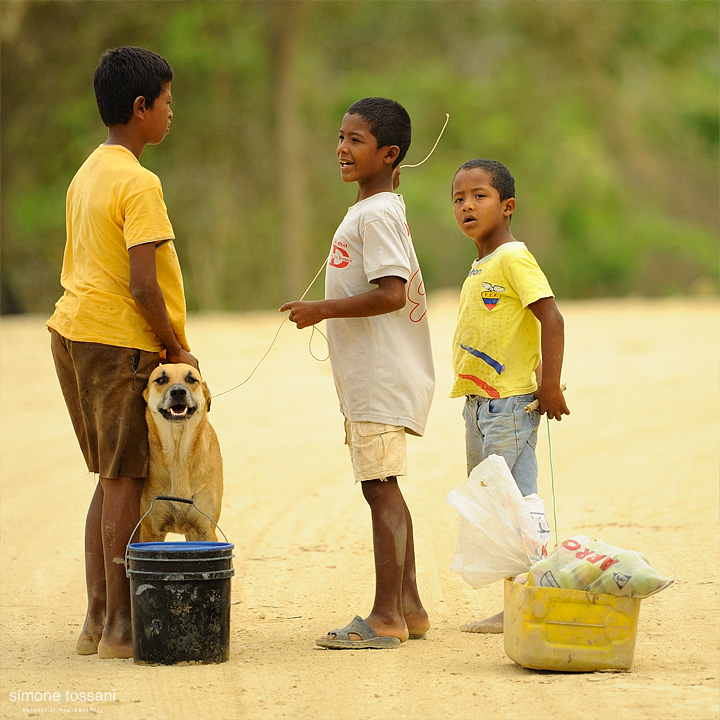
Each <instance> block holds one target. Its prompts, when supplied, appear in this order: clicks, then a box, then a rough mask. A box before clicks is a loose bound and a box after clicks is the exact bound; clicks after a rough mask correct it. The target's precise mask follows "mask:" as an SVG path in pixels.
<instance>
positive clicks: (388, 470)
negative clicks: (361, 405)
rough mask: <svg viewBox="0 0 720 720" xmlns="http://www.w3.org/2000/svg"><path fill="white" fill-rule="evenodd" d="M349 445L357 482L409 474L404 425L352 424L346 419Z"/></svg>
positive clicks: (346, 438)
mask: <svg viewBox="0 0 720 720" xmlns="http://www.w3.org/2000/svg"><path fill="white" fill-rule="evenodd" d="M345 444H346V445H347V446H348V449H349V450H350V458H351V459H352V465H353V472H354V473H355V482H362V481H363V480H387V478H390V477H397V476H398V475H407V445H406V441H405V428H404V427H403V426H402V425H399V426H398V425H386V424H385V423H375V422H351V421H350V420H348V419H347V418H345Z"/></svg>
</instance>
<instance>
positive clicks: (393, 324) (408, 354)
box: [325, 192, 435, 435]
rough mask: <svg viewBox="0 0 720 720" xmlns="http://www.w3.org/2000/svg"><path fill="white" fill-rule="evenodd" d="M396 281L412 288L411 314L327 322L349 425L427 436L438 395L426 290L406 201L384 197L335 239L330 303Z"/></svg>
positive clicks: (374, 199) (353, 211)
mask: <svg viewBox="0 0 720 720" xmlns="http://www.w3.org/2000/svg"><path fill="white" fill-rule="evenodd" d="M389 276H396V277H399V278H402V279H403V280H404V281H405V293H406V303H405V307H403V308H402V309H400V310H396V311H395V312H391V313H385V314H383V315H375V316H373V317H362V318H332V319H330V320H328V321H327V333H328V342H329V345H330V364H331V366H332V372H333V378H334V380H335V388H336V390H337V394H338V399H339V400H340V411H341V412H342V413H343V415H344V416H345V417H346V418H347V419H348V420H351V421H354V422H377V423H386V424H388V425H398V426H403V427H405V429H406V431H408V432H410V433H412V434H414V435H423V434H424V432H425V425H426V422H427V417H428V413H429V411H430V404H431V402H432V396H433V392H434V389H435V371H434V367H433V359H432V349H431V345H430V328H429V325H428V317H427V303H426V298H425V287H424V285H423V280H422V274H421V272H420V266H419V265H418V261H417V257H416V255H415V248H414V247H413V242H412V238H411V236H410V230H409V228H408V225H407V221H406V219H405V204H404V202H403V199H402V196H400V195H396V194H395V193H392V192H382V193H377V194H376V195H372V196H371V197H369V198H366V199H364V200H361V201H360V202H358V203H356V204H355V205H353V206H352V207H351V208H350V209H349V210H348V211H347V214H346V215H345V218H344V219H343V221H342V222H341V223H340V226H339V227H338V229H337V231H336V232H335V235H334V237H333V243H332V251H331V253H330V257H329V259H328V263H327V272H326V275H325V297H326V298H328V299H331V298H332V299H335V298H343V297H351V296H354V295H361V294H363V293H366V292H369V291H370V290H373V289H374V288H375V287H377V285H376V284H374V283H373V280H377V279H378V278H381V277H389Z"/></svg>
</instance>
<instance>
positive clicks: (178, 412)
mask: <svg viewBox="0 0 720 720" xmlns="http://www.w3.org/2000/svg"><path fill="white" fill-rule="evenodd" d="M196 409H197V408H195V407H188V406H187V405H182V404H180V405H171V406H170V407H169V408H158V410H159V411H160V414H161V415H162V416H163V417H164V418H165V419H166V420H187V419H188V418H190V417H192V415H193V413H194V412H195V410H196Z"/></svg>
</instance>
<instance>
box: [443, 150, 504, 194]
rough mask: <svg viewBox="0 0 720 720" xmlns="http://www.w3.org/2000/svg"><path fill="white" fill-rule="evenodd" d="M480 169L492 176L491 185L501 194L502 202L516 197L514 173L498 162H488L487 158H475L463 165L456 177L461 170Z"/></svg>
mask: <svg viewBox="0 0 720 720" xmlns="http://www.w3.org/2000/svg"><path fill="white" fill-rule="evenodd" d="M475 168H480V170H484V171H485V172H486V173H487V174H488V175H489V176H490V184H491V185H492V186H493V187H494V188H495V189H496V190H497V191H498V193H499V194H500V200H507V199H508V198H514V197H515V178H514V177H513V176H512V173H511V172H510V171H509V170H508V169H507V168H506V167H505V165H503V164H502V163H501V162H498V161H497V160H488V159H486V158H475V160H468V161H467V162H466V163H463V164H462V165H461V166H460V167H459V168H458V169H457V172H456V173H455V176H457V174H458V173H459V172H460V171H461V170H473V169H475Z"/></svg>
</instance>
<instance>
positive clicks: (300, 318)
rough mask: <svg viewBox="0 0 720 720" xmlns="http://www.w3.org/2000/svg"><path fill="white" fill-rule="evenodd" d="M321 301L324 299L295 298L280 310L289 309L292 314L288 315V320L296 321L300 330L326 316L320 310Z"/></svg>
mask: <svg viewBox="0 0 720 720" xmlns="http://www.w3.org/2000/svg"><path fill="white" fill-rule="evenodd" d="M321 302H322V301H315V300H293V301H292V302H286V303H285V304H284V305H283V306H282V307H281V308H280V312H286V311H288V310H289V311H290V315H289V316H288V320H290V322H294V323H295V324H296V325H297V328H298V330H302V329H303V328H306V327H310V326H311V325H315V324H316V323H319V322H320V321H321V320H324V319H325V316H324V315H323V314H322V313H321V312H320V305H321Z"/></svg>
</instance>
